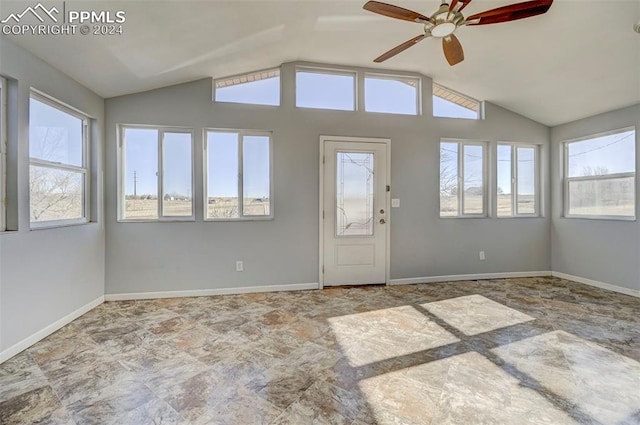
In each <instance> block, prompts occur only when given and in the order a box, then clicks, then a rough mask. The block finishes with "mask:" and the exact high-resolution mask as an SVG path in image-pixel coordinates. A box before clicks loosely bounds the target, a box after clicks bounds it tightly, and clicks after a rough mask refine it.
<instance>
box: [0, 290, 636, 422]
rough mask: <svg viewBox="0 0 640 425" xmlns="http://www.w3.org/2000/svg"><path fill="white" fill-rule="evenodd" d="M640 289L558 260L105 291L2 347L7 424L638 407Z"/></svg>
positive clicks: (448, 416)
mask: <svg viewBox="0 0 640 425" xmlns="http://www.w3.org/2000/svg"><path fill="white" fill-rule="evenodd" d="M639 362H640V300H639V299H638V298H634V297H630V296H625V295H620V294H616V293H612V292H608V291H604V290H600V289H596V288H591V287H588V286H584V285H581V284H577V283H572V282H568V281H565V280H560V279H556V278H529V279H506V280H485V281H468V282H455V283H441V284H424V285H410V286H401V287H360V288H336V289H326V290H323V291H304V292H289V293H283V292H281V293H265V294H248V295H232V296H219V297H200V298H180V299H162V300H148V301H135V302H109V303H105V304H103V305H101V306H99V307H97V308H96V309H94V310H92V311H91V312H89V313H87V314H85V315H84V316H82V317H80V318H79V319H77V320H75V321H74V322H73V323H71V324H69V325H68V326H65V327H64V328H63V329H61V330H60V331H58V332H56V333H54V334H53V335H51V336H49V337H48V338H46V339H44V340H43V341H41V342H39V343H37V344H36V345H34V346H32V347H31V348H29V349H28V350H26V351H25V352H23V353H21V354H19V355H17V356H16V357H14V358H12V359H10V360H8V361H6V362H5V363H3V364H1V365H0V423H1V424H3V425H9V424H31V423H38V424H40V423H47V424H78V425H81V424H100V425H102V424H119V425H120V424H134V425H140V424H154V425H160V424H163V425H166V424H193V425H198V424H234V425H236V424H240V425H244V424H274V425H275V424H277V425H280V424H296V425H298V424H302V425H304V424H346V425H364V424H379V425H386V424H394V425H397V424H408V425H419V424H432V425H441V424H456V425H459V424H465V425H466V424H517V425H521V424H549V425H562V424H605V425H608V424H612V425H613V424H616V425H630V424H640V363H639Z"/></svg>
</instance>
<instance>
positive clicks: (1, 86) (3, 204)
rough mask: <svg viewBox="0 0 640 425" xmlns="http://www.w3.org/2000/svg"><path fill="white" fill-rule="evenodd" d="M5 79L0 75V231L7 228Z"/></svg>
mask: <svg viewBox="0 0 640 425" xmlns="http://www.w3.org/2000/svg"><path fill="white" fill-rule="evenodd" d="M7 145H8V141H7V80H6V79H5V78H4V77H2V76H0V232H4V231H5V230H7Z"/></svg>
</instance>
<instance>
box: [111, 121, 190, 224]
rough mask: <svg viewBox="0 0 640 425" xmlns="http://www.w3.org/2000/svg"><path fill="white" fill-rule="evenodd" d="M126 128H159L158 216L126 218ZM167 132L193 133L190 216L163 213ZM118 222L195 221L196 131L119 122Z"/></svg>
mask: <svg viewBox="0 0 640 425" xmlns="http://www.w3.org/2000/svg"><path fill="white" fill-rule="evenodd" d="M126 129H136V130H157V131H158V141H157V145H156V149H157V151H158V171H157V179H158V211H157V213H158V217H157V218H126V217H125V210H124V207H125V205H126V200H125V196H126V193H125V192H126V191H125V187H124V185H125V183H126V176H125V175H124V173H125V172H126V169H127V167H126V161H127V159H126V156H125V155H126V149H125V143H126V140H125V137H124V133H125V130H126ZM165 133H183V134H190V135H191V215H190V216H186V215H185V216H173V215H167V216H165V215H163V214H162V212H163V211H162V209H163V204H164V202H163V199H164V188H163V176H164V169H163V156H164V134H165ZM118 168H119V169H118V222H121V223H145V222H148V223H158V222H175V221H195V211H196V205H195V203H196V197H195V132H194V131H193V129H191V128H187V127H166V126H158V125H139V124H119V125H118Z"/></svg>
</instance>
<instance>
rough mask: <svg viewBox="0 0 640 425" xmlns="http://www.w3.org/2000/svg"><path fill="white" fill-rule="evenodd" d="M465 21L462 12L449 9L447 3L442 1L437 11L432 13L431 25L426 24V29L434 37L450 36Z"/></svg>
mask: <svg viewBox="0 0 640 425" xmlns="http://www.w3.org/2000/svg"><path fill="white" fill-rule="evenodd" d="M463 21H464V16H462V14H461V13H460V12H454V11H451V10H449V5H448V4H447V3H442V4H441V5H440V8H439V9H438V11H437V12H436V13H434V14H433V15H431V22H430V25H426V26H425V31H427V32H429V33H430V34H431V35H432V36H434V37H439V38H443V37H448V36H449V35H451V34H453V32H454V31H455V30H456V29H457V28H458V25H459V24H460V23H461V22H463Z"/></svg>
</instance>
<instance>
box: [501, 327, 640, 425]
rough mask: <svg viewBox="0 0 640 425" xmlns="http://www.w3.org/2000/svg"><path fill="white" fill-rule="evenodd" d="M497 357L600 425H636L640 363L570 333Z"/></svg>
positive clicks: (513, 347)
mask: <svg viewBox="0 0 640 425" xmlns="http://www.w3.org/2000/svg"><path fill="white" fill-rule="evenodd" d="M491 351H492V352H494V353H495V354H497V355H498V356H500V358H501V359H503V360H504V361H506V362H508V363H509V364H510V365H512V366H514V367H516V368H517V369H518V370H519V371H521V372H523V373H526V374H527V375H529V376H530V377H532V378H533V379H535V380H537V381H538V382H539V383H540V384H541V385H542V386H543V387H545V388H546V389H547V390H549V391H551V392H553V393H555V394H557V395H559V396H561V397H563V398H565V399H567V400H569V401H571V402H573V403H575V404H576V405H577V406H578V407H579V408H580V409H581V410H583V411H584V412H585V413H587V414H589V415H590V416H591V417H593V418H594V419H595V420H597V421H599V422H600V423H607V424H614V423H615V424H618V423H635V422H634V420H633V419H632V418H634V415H637V414H638V411H639V410H640V363H638V362H637V361H635V360H633V359H630V358H628V357H625V356H623V355H620V354H617V353H614V352H613V351H610V350H608V349H606V348H604V347H601V346H599V345H598V344H595V343H593V342H589V341H587V340H584V339H582V338H580V337H577V336H575V335H572V334H570V333H567V332H564V331H555V332H550V333H546V334H543V335H539V336H536V337H532V338H527V339H524V340H522V341H518V342H514V343H512V344H508V345H504V346H501V347H497V348H494V349H492V350H491ZM636 420H637V419H636ZM625 421H627V422H625ZM629 421H630V422H629Z"/></svg>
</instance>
